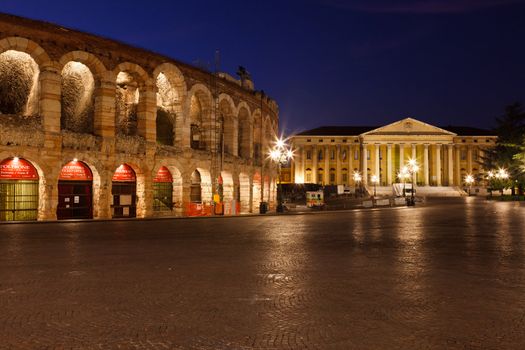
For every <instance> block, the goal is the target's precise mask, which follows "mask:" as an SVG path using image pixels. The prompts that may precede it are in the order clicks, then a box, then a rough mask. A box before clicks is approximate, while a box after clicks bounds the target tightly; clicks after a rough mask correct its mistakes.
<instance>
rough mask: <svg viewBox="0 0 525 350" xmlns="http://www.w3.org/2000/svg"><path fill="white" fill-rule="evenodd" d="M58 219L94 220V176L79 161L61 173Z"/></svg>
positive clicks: (67, 166)
mask: <svg viewBox="0 0 525 350" xmlns="http://www.w3.org/2000/svg"><path fill="white" fill-rule="evenodd" d="M57 218H58V220H66V219H93V174H92V173H91V170H90V169H89V167H88V166H87V165H86V164H84V163H82V162H79V161H77V160H73V161H71V162H69V163H67V164H66V165H64V167H63V168H62V170H61V172H60V177H59V178H58V206H57Z"/></svg>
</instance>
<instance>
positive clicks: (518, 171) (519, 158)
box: [483, 103, 525, 194]
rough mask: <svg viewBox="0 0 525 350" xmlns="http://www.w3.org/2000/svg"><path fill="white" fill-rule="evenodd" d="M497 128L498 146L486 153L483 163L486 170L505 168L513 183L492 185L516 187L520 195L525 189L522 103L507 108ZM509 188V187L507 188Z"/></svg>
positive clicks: (524, 116) (497, 119)
mask: <svg viewBox="0 0 525 350" xmlns="http://www.w3.org/2000/svg"><path fill="white" fill-rule="evenodd" d="M496 123H497V126H496V128H495V129H494V130H495V131H496V134H497V136H498V140H497V142H496V145H495V146H494V147H492V148H490V149H488V150H487V151H486V152H485V156H484V157H483V163H484V167H485V169H489V170H490V169H493V170H494V169H498V168H505V169H507V170H508V172H509V175H510V179H512V181H505V183H504V184H503V183H500V182H498V183H492V182H494V181H491V183H490V185H491V186H492V185H494V186H495V187H501V186H505V187H506V188H508V187H511V188H512V190H513V193H514V189H515V187H517V188H518V191H519V193H520V194H522V193H523V190H524V188H525V168H524V159H523V158H524V157H523V152H524V151H523V147H524V146H525V144H524V137H525V112H524V111H523V106H522V105H521V104H520V103H513V104H511V105H509V106H507V107H506V108H505V114H503V115H502V116H501V117H499V118H496ZM507 186H508V187H507ZM498 189H499V188H498Z"/></svg>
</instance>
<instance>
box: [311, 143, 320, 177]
mask: <svg viewBox="0 0 525 350" xmlns="http://www.w3.org/2000/svg"><path fill="white" fill-rule="evenodd" d="M312 153H313V154H312V163H313V166H312V167H313V169H312V182H313V183H314V184H316V183H317V161H318V159H317V157H318V156H319V152H318V148H317V145H315V146H314V147H312Z"/></svg>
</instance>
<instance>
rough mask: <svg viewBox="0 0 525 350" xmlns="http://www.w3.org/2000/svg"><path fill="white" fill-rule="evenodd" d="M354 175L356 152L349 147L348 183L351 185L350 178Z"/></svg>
mask: <svg viewBox="0 0 525 350" xmlns="http://www.w3.org/2000/svg"><path fill="white" fill-rule="evenodd" d="M353 173H354V152H353V147H352V146H348V183H350V178H351V176H352V174H353Z"/></svg>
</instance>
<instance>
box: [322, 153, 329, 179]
mask: <svg viewBox="0 0 525 350" xmlns="http://www.w3.org/2000/svg"><path fill="white" fill-rule="evenodd" d="M323 174H324V180H323V185H328V184H329V183H330V147H328V146H324V173H323Z"/></svg>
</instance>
